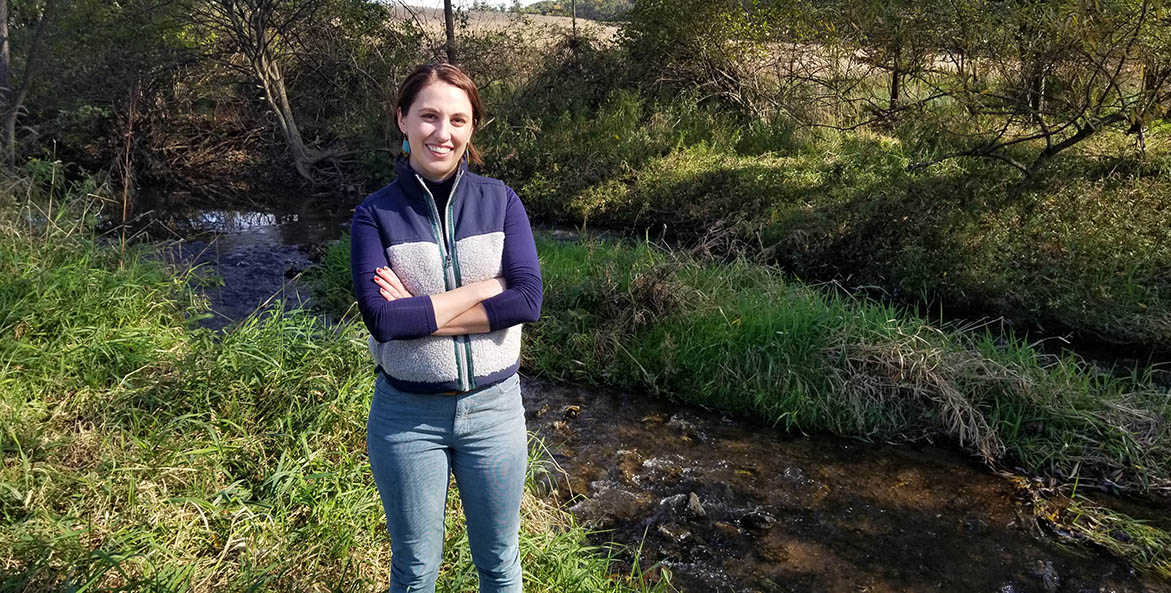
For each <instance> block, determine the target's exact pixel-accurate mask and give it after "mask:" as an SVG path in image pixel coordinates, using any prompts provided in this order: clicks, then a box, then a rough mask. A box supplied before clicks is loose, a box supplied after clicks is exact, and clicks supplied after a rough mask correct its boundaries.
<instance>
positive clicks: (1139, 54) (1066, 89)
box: [916, 0, 1171, 177]
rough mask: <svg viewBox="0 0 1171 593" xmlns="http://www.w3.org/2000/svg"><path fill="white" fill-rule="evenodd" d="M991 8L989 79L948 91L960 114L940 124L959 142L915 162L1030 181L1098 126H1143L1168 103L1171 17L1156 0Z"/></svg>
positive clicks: (1058, 1)
mask: <svg viewBox="0 0 1171 593" xmlns="http://www.w3.org/2000/svg"><path fill="white" fill-rule="evenodd" d="M992 4H993V3H992V2H989V3H988V6H989V10H988V14H989V15H994V16H993V17H992V18H993V20H994V21H999V25H998V26H995V27H988V28H987V29H986V30H985V31H986V32H987V33H988V39H987V41H986V43H985V45H984V48H983V50H982V53H984V54H985V55H987V56H989V57H988V58H987V59H988V60H989V61H990V63H991V70H992V71H991V73H990V75H989V76H988V77H987V79H986V80H983V81H979V82H976V81H973V80H971V79H964V80H959V81H958V83H957V84H954V85H952V86H951V88H950V89H949V96H950V100H952V101H954V102H956V103H957V104H959V105H961V106H962V107H963V108H964V109H963V119H962V120H960V121H954V122H950V124H951V125H944V126H942V127H943V129H944V130H945V131H946V133H947V134H948V135H950V136H952V141H953V142H954V143H957V144H960V145H961V146H962V148H961V149H959V150H957V151H954V152H951V153H948V154H945V155H944V156H942V157H939V158H936V159H933V160H931V161H929V162H924V163H918V164H917V165H916V166H924V165H927V164H930V163H933V162H939V161H941V160H944V159H948V158H955V157H960V156H967V157H981V158H992V159H996V160H1000V161H1002V162H1004V163H1007V164H1009V165H1012V166H1013V167H1015V168H1016V169H1018V170H1019V171H1021V172H1022V173H1024V174H1025V175H1026V176H1028V177H1031V176H1033V175H1035V174H1036V173H1037V172H1038V171H1039V170H1040V169H1041V168H1042V167H1043V166H1044V165H1045V164H1046V163H1047V162H1049V161H1050V160H1051V159H1052V158H1053V157H1055V156H1057V155H1058V154H1060V153H1062V152H1064V151H1066V150H1069V149H1070V148H1072V147H1074V146H1077V145H1078V144H1080V143H1082V142H1084V141H1086V140H1087V139H1089V138H1091V137H1093V136H1095V135H1097V134H1099V133H1101V132H1102V131H1103V130H1106V129H1109V128H1117V129H1121V130H1128V129H1129V130H1130V131H1132V132H1141V130H1142V125H1143V123H1144V122H1146V121H1149V120H1150V119H1152V118H1154V117H1159V116H1160V115H1159V106H1160V105H1166V104H1167V102H1168V100H1169V99H1171V68H1168V67H1167V66H1166V64H1168V63H1171V52H1169V49H1171V45H1169V44H1168V42H1167V41H1166V40H1167V39H1169V38H1171V15H1169V13H1168V9H1167V8H1165V7H1164V6H1163V4H1162V2H1161V1H1158V0H1101V1H1099V2H1093V3H1086V2H1080V1H1078V0H1051V1H1048V2H1044V3H1039V2H1033V1H1031V0H1023V1H1022V2H1019V3H1006V4H1003V5H1001V6H1000V10H999V14H997V13H998V11H997V10H993V9H992ZM972 122H977V124H976V126H975V127H973V123H972ZM943 123H944V124H947V123H949V122H943ZM1140 142H1141V134H1140ZM1033 146H1039V150H1036V151H1035V152H1032V153H1031V154H1029V150H1030V147H1033Z"/></svg>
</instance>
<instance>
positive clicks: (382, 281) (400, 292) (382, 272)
mask: <svg viewBox="0 0 1171 593" xmlns="http://www.w3.org/2000/svg"><path fill="white" fill-rule="evenodd" d="M373 280H374V283H375V284H377V285H378V292H379V294H381V295H382V297H383V298H385V299H386V300H388V301H393V300H394V299H403V298H407V297H410V296H413V295H411V293H410V291H408V290H407V288H406V287H405V286H403V283H402V281H401V280H399V278H398V276H397V275H395V273H394V272H393V271H392V270H391V269H390V268H387V267H381V268H378V269H377V270H375V275H374V278H373Z"/></svg>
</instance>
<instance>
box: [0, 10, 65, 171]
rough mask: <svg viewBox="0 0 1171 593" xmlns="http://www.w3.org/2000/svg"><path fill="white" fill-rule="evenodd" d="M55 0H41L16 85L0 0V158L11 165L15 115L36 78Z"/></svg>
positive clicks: (13, 154) (4, 17)
mask: <svg viewBox="0 0 1171 593" xmlns="http://www.w3.org/2000/svg"><path fill="white" fill-rule="evenodd" d="M56 3H57V0H45V6H44V8H43V9H42V10H41V18H39V19H38V20H37V28H36V32H35V33H33V40H32V45H30V46H29V48H28V59H27V60H25V64H24V74H23V76H21V79H20V88H19V89H17V88H16V85H17V83H16V80H15V79H14V78H13V76H12V49H11V44H10V43H9V36H8V0H0V117H2V118H3V122H0V151H2V154H0V158H2V159H3V161H4V163H6V164H8V165H13V164H15V162H16V119H17V118H18V117H20V110H21V107H22V106H23V105H24V98H25V97H26V96H27V95H28V89H29V85H30V84H31V82H32V80H33V79H34V78H36V74H37V69H38V67H39V66H40V57H41V46H42V45H44V38H45V25H46V23H47V22H48V21H49V18H50V17H51V16H52V14H53V10H54V9H55V5H56Z"/></svg>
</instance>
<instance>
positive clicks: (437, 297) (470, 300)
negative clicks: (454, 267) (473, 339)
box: [430, 278, 507, 335]
mask: <svg viewBox="0 0 1171 593" xmlns="http://www.w3.org/2000/svg"><path fill="white" fill-rule="evenodd" d="M505 288H507V286H506V285H505V283H504V280H502V279H500V278H492V279H490V280H482V281H480V282H473V283H472V284H467V285H464V286H461V287H459V288H456V289H455V290H449V291H447V292H443V293H439V294H433V295H431V296H430V298H431V305H432V308H434V310H435V327H436V328H445V326H447V325H448V324H450V323H451V322H452V321H454V320H455V319H456V318H458V317H460V316H462V315H464V314H465V313H469V310H471V309H473V308H475V309H477V311H478V312H477V313H472V314H473V315H479V314H483V317H484V320H485V322H486V320H487V318H488V316H487V314H486V313H482V312H483V311H484V307H483V306H482V305H481V306H477V305H480V302H481V301H484V300H486V299H490V298H492V297H494V296H496V295H498V294H500V293H502V292H504V289H505ZM467 321H473V320H472V319H469V320H467ZM460 323H461V324H463V323H466V322H465V321H461V322H460ZM455 333H474V332H455ZM440 335H451V334H440Z"/></svg>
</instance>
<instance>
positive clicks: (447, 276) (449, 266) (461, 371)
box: [415, 171, 472, 391]
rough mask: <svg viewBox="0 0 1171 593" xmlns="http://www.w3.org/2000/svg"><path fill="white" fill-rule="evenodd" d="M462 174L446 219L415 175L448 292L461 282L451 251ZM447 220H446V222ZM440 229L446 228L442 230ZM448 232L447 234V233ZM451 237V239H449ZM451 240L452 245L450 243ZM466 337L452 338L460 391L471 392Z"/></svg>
mask: <svg viewBox="0 0 1171 593" xmlns="http://www.w3.org/2000/svg"><path fill="white" fill-rule="evenodd" d="M461 173H462V172H460V171H457V172H456V178H455V182H454V183H452V185H451V195H450V196H449V197H448V199H447V204H448V206H447V214H448V216H446V217H441V216H440V215H439V206H438V205H436V203H435V196H434V195H432V194H431V190H430V189H428V187H427V184H426V183H424V182H423V178H422V177H420V176H419V175H418V174H415V178H416V179H418V180H419V186H421V187H422V188H423V193H424V194H426V195H427V200H428V201H429V202H430V206H431V214H432V215H433V216H434V217H435V219H434V220H432V222H431V230H432V232H434V233H435V239H436V241H437V242H438V243H439V255H440V257H442V258H443V285H444V286H445V287H446V289H447V290H452V289H454V288H458V287H459V281H458V280H457V278H456V276H455V269H454V260H453V258H452V257H451V249H452V248H453V247H454V246H455V235H454V233H452V232H451V230H450V229H451V213H452V212H453V211H454V210H453V208H452V207H453V206H454V202H455V188H456V186H458V185H459V176H460V174H461ZM445 218H446V220H445ZM440 227H446V228H444V229H441V228H440ZM445 231H446V232H445ZM449 237H450V239H448V238H449ZM449 240H450V243H448V241H449ZM461 337H465V336H451V338H452V345H453V346H454V347H455V366H456V375H457V377H458V380H459V386H460V389H459V390H460V391H469V390H471V389H472V387H471V384H472V379H471V378H469V377H470V374H469V373H468V367H469V364H470V360H468V359H469V358H470V355H471V349H470V347H469V346H468V344H467V343H466V342H467V340H461V339H460V338H461Z"/></svg>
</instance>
